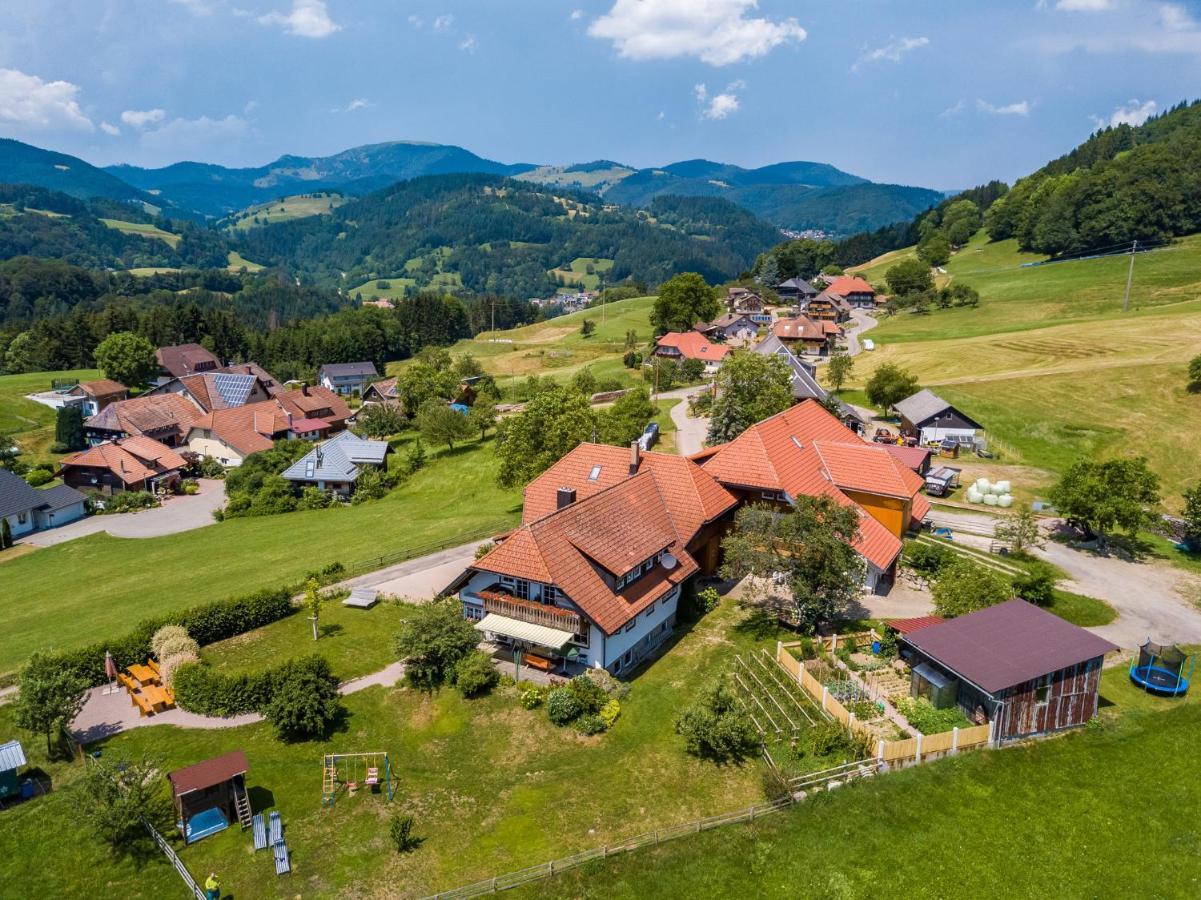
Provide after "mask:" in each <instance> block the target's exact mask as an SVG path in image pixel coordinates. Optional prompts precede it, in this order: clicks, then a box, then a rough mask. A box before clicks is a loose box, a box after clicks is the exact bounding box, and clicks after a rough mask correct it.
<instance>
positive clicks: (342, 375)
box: [317, 362, 379, 396]
mask: <svg viewBox="0 0 1201 900" xmlns="http://www.w3.org/2000/svg"><path fill="white" fill-rule="evenodd" d="M377 378H379V372H377V371H375V364H374V363H369V362H351V363H326V364H325V365H324V366H322V367H321V368H320V369H318V370H317V383H318V384H319V385H321V387H323V388H325V389H326V390H330V391H334V392H335V393H338V394H343V395H349V394H358V395H359V396H362V394H363V388H365V387H366V386H367V385H368V384H370V383H371V382H372V381H374V380H375V379H377Z"/></svg>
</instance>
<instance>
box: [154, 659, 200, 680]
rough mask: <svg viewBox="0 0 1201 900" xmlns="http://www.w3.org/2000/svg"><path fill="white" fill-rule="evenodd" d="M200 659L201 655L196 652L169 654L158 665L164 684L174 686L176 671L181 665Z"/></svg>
mask: <svg viewBox="0 0 1201 900" xmlns="http://www.w3.org/2000/svg"><path fill="white" fill-rule="evenodd" d="M199 661H200V657H199V656H198V655H197V654H195V653H176V654H175V655H174V656H168V657H167V658H166V659H164V660H162V661H161V662H160V663H159V665H158V668H159V672H160V673H161V674H162V677H163V685H164V686H165V687H169V688H174V686H175V673H176V672H178V671H179V669H180V667H182V666H186V665H187V664H188V663H194V662H199Z"/></svg>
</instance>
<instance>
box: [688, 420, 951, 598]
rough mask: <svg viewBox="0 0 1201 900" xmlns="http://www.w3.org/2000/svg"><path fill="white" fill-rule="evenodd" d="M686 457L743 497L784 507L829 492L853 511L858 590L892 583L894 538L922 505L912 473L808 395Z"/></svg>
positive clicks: (915, 519) (914, 521) (897, 541)
mask: <svg viewBox="0 0 1201 900" xmlns="http://www.w3.org/2000/svg"><path fill="white" fill-rule="evenodd" d="M691 458H692V459H694V460H696V461H697V462H699V463H700V464H701V466H702V467H703V468H704V470H705V471H706V472H707V473H709V474H710V475H712V476H713V477H714V478H715V479H717V481H718V482H719V483H720V484H721V485H722V486H723V487H725V488H726V489H727V490H728V491H730V492H731V493H733V494H735V495H736V496H737V497H738V498H739V499H740V500H743V501H745V502H764V501H766V502H772V503H777V504H780V505H783V506H787V505H790V504H792V503H793V501H794V500H795V499H796V498H797V497H800V496H810V497H829V498H830V499H831V500H833V501H834V502H835V503H837V504H839V505H840V506H849V507H852V508H854V509H857V510H858V511H859V534H858V536H857V537H856V539H855V541H854V544H853V546H854V547H855V549H856V551H858V553H859V555H860V556H862V557H863V559H864V560H865V562H866V563H867V567H866V569H867V571H866V576H865V579H864V588H865V589H866V590H870V591H877V592H879V591H882V590H884V589H885V588H887V586H888V585H890V584H891V583H892V581H893V578H894V577H895V572H896V564H897V560H898V559H899V557H900V555H901V538H902V537H904V535H905V533H906V532H907V531H908V530H909V529H910V528H911V527H915V526H918V525H920V523H921V520H922V519H923V518H925V516H926V515H927V514H928V513H929V511H930V505H929V502H928V501H927V500H926V498H925V497H924V496H922V495H921V494H920V493H919V492H920V490H921V488H922V486H923V484H924V481H923V479H922V478H921V477H920V476H919V475H917V474H916V473H915V472H913V471H911V470H910V469H908V468H907V467H906V466H905V465H904V464H902V463H901V462H900V461H899V460H897V459H896V458H895V457H893V456H892V454H890V453H889V452H888V451H887V450H886V449H884V448H883V447H880V446H877V445H874V444H869V443H866V442H865V441H864V440H863V439H862V438H860V437H859V436H858V435H856V434H855V433H854V432H853V431H851V430H850V429H849V428H847V427H846V426H845V425H843V424H842V423H841V422H840V421H839V420H838V419H837V418H835V417H834V416H833V415H831V414H830V413H829V412H827V411H826V410H825V409H824V408H823V407H822V406H821V404H820V403H818V402H817V401H816V400H803V401H802V402H800V403H799V404H797V405H796V406H793V407H791V408H789V409H786V410H785V411H784V412H782V413H778V414H776V415H774V416H771V417H770V418H767V419H764V420H763V421H762V422H759V423H757V424H755V425H752V426H751V427H750V428H748V429H747V430H746V431H744V432H743V433H742V434H740V435H739V436H738V437H736V438H735V439H734V440H732V441H730V442H729V443H728V444H722V445H720V446H717V447H710V448H707V449H706V450H703V451H701V452H700V453H697V454H694V455H693V456H692V457H691Z"/></svg>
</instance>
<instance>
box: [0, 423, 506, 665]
mask: <svg viewBox="0 0 1201 900" xmlns="http://www.w3.org/2000/svg"><path fill="white" fill-rule="evenodd" d="M427 452H428V454H429V457H428V458H429V464H428V465H427V467H426V468H425V469H423V470H421V471H420V472H418V473H417V475H415V476H414V477H413V478H412V479H411V480H410V481H409V482H408V483H406V484H405V485H403V486H402V487H400V488H398V489H396V490H395V491H393V492H392V493H391V494H389V495H388V496H387V497H385V498H384V499H383V500H379V501H376V502H373V503H364V504H362V505H359V506H347V507H338V508H334V509H328V510H317V511H313V512H295V513H288V514H285V515H281V516H264V517H257V518H241V519H230V520H228V521H225V522H222V523H220V524H214V525H211V526H208V527H206V528H200V529H197V530H195V531H187V532H183V533H180V534H174V535H167V536H164V537H158V538H146V539H129V538H125V539H123V538H114V537H110V536H109V535H107V534H104V533H101V534H93V535H89V536H87V537H84V538H79V539H76V540H73V541H68V542H66V543H63V544H58V545H57V546H54V547H48V548H46V549H43V550H39V551H37V552H36V553H31V554H29V555H27V556H22V557H18V558H16V559H13V560H11V561H10V562H7V563H5V565H4V574H3V579H4V590H3V591H2V592H0V609H2V610H3V617H4V622H5V626H6V627H5V629H4V632H3V634H2V635H0V672H8V671H11V670H12V669H14V668H16V667H18V666H19V665H20V664H21V662H22V661H23V660H24V659H25V657H26V656H27V655H28V654H29V652H30V651H31V650H32V649H50V648H52V647H56V648H60V649H62V648H68V647H73V646H79V645H81V644H85V643H88V642H90V641H95V640H97V639H99V638H101V637H103V636H104V635H106V634H117V633H122V632H124V631H125V630H127V629H128V628H129V627H130V626H132V625H133V624H134V623H136V622H138V621H139V620H141V619H143V618H146V617H148V616H156V615H162V614H163V613H166V612H169V611H171V610H177V609H183V608H185V607H187V606H190V605H193V604H196V603H201V602H205V601H209V600H219V599H222V598H225V597H230V596H234V595H237V594H243V593H246V592H248V591H252V590H255V589H256V588H260V587H265V586H269V585H277V584H281V583H286V582H290V581H295V580H297V579H299V578H301V577H303V575H304V574H305V573H306V572H309V571H312V570H313V569H316V568H319V567H320V566H323V565H325V564H327V563H330V562H334V561H341V562H342V563H344V564H347V565H349V564H352V563H356V562H362V561H365V560H368V559H371V558H373V557H376V556H380V555H382V554H385V553H388V552H391V551H395V550H401V549H404V548H409V547H419V546H423V545H428V544H431V543H434V542H438V541H443V540H451V539H454V538H455V537H456V536H458V535H464V534H469V533H472V532H475V531H478V530H480V529H483V528H493V527H495V528H496V529H498V530H500V529H502V528H504V527H507V526H509V525H512V524H513V523H515V522H516V521H517V520H518V518H519V516H520V510H521V494H520V492H519V491H516V490H502V489H501V488H499V487H497V485H496V480H495V469H496V460H495V457H494V455H493V451H492V444H491V440H489V441H487V442H485V443H483V444H480V443H479V442H478V441H470V442H468V443H467V444H464V445H461V446H459V447H456V448H455V450H454V451H451V452H447V451H446V450H445V449H444V448H439V449H432V448H427ZM80 573H86V578H82V579H81V577H80Z"/></svg>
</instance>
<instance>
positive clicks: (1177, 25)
mask: <svg viewBox="0 0 1201 900" xmlns="http://www.w3.org/2000/svg"><path fill="white" fill-rule="evenodd" d="M1158 13H1159V22H1160V24H1161V25H1163V27H1164V28H1166V29H1167V30H1168V31H1192V30H1194V29H1195V28H1196V27H1197V23H1196V21H1194V19H1193V17H1192V16H1191V15H1189V11H1188V10H1187V9H1185V8H1184V7H1183V6H1180V5H1178V4H1176V3H1163V4H1161V5H1160V7H1159V10H1158Z"/></svg>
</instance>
